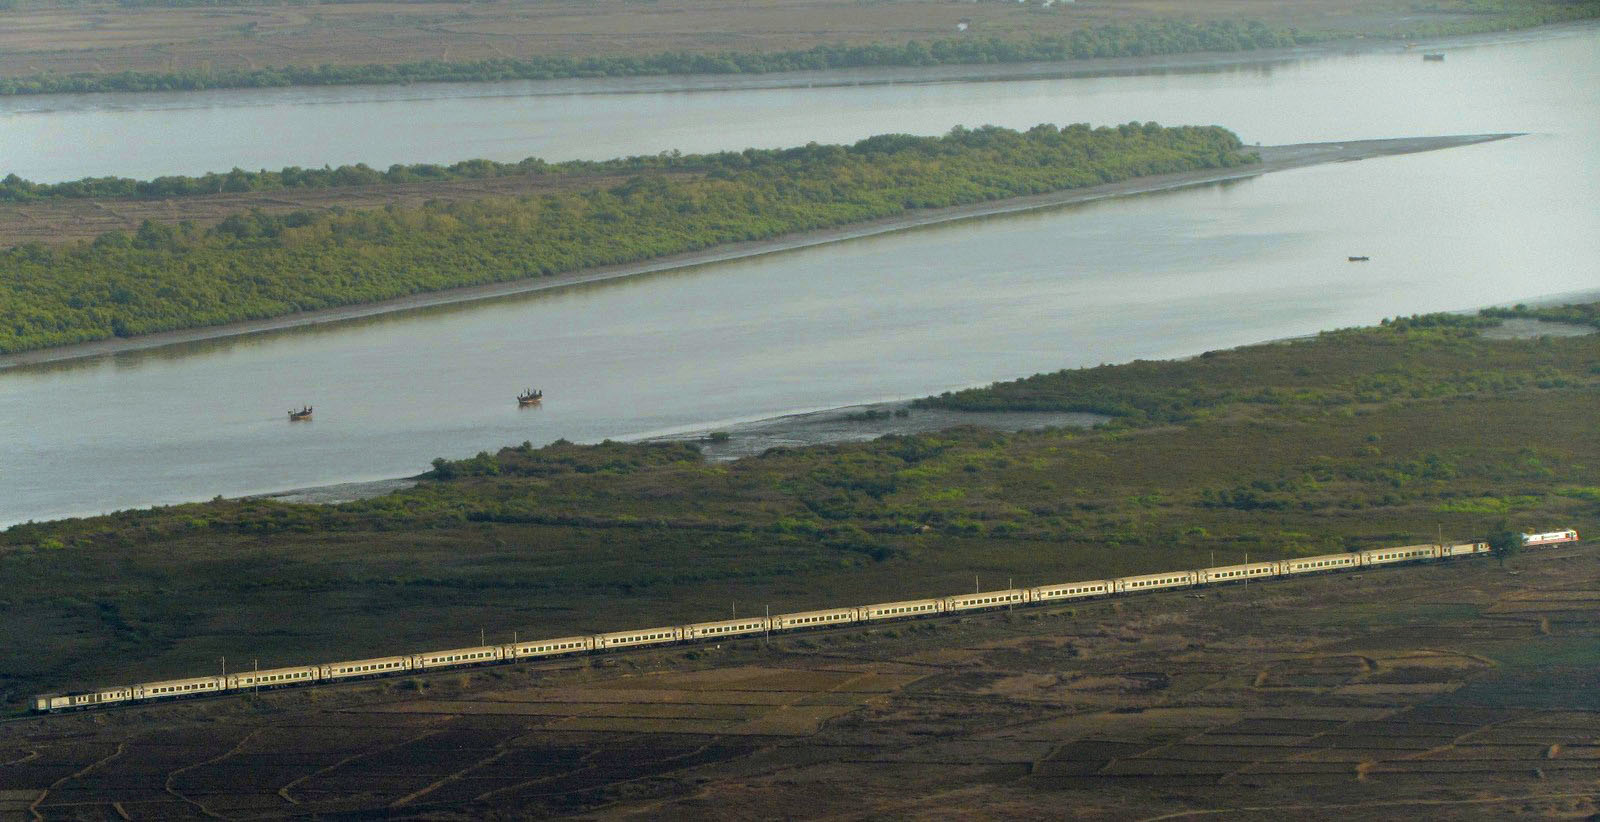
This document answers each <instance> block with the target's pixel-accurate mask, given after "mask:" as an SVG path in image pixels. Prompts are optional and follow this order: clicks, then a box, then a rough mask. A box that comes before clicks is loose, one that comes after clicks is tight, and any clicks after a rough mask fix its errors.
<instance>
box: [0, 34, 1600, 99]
mask: <svg viewBox="0 0 1600 822" xmlns="http://www.w3.org/2000/svg"><path fill="white" fill-rule="evenodd" d="M1596 28H1600V19H1579V20H1570V21H1565V22H1560V23H1546V24H1542V25H1537V26H1529V27H1527V28H1509V29H1505V30H1503V31H1491V32H1480V33H1476V34H1442V35H1438V36H1435V37H1421V38H1416V39H1405V38H1403V37H1400V36H1395V35H1378V34H1362V33H1350V34H1348V35H1347V36H1343V37H1334V38H1331V39H1328V40H1323V41H1320V42H1316V43H1307V44H1304V45H1295V46H1281V47H1277V48H1266V49H1252V50H1248V51H1188V52H1176V53H1173V54H1154V55H1139V56H1133V55H1128V56H1121V57H1088V58H1073V59H1067V60H1052V61H1033V62H1021V63H948V64H940V65H934V66H913V65H885V66H859V67H853V68H835V69H815V70H806V71H774V72H760V73H750V74H691V73H685V74H670V73H662V74H638V75H626V76H621V77H605V78H593V77H558V78H552V79H551V80H510V81H500V80H473V79H463V80H425V81H420V82H411V81H407V80H402V79H397V80H394V81H391V82H353V83H315V84H308V83H299V84H290V85H285V86H227V85H223V86H215V87H207V88H203V89H194V90H185V91H183V92H182V93H195V92H206V91H248V90H251V89H261V88H269V89H313V88H393V87H396V86H411V87H429V86H439V87H450V88H460V87H463V86H471V85H479V86H483V85H493V84H496V83H501V82H521V83H540V82H549V83H567V82H573V81H582V82H585V83H586V84H593V81H595V80H602V81H609V82H615V83H617V84H618V85H619V86H621V87H618V88H611V89H603V90H599V91H596V90H595V89H573V90H565V91H547V92H538V91H534V92H529V93H528V96H534V97H539V96H559V95H565V94H592V93H603V94H630V93H640V94H648V93H656V92H699V91H746V90H753V89H783V88H830V87H838V86H875V85H919V84H930V83H960V82H991V81H997V80H1030V79H1031V80H1047V79H1058V78H1064V77H1108V76H1117V75H1124V74H1141V73H1148V72H1184V71H1206V70H1212V69H1218V68H1238V67H1246V66H1256V65H1267V64H1272V63H1283V62H1288V61H1293V60H1305V59H1315V58H1320V57H1332V56H1352V55H1361V54H1381V53H1405V52H1410V51H1414V50H1418V49H1421V50H1430V49H1431V50H1437V49H1449V48H1465V47H1472V46H1481V45H1495V44H1500V43H1515V42H1526V41H1528V40H1540V39H1547V38H1551V37H1560V36H1563V35H1566V34H1569V33H1574V32H1585V31H1592V30H1594V29H1596ZM1417 53H1419V54H1420V53H1421V52H1420V51H1417ZM280 68H282V67H280ZM10 79H26V78H24V77H14V78H10ZM628 86H632V88H629V87H628ZM152 93H154V94H165V93H169V92H164V91H148V90H115V89H113V90H101V91H77V92H10V93H0V99H25V98H48V97H57V96H80V95H90V94H92V95H102V94H104V95H119V96H121V95H134V94H152Z"/></svg>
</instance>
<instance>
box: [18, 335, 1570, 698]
mask: <svg viewBox="0 0 1600 822" xmlns="http://www.w3.org/2000/svg"><path fill="white" fill-rule="evenodd" d="M1595 309H1596V307H1595V306H1588V307H1584V308H1574V309H1568V310H1567V313H1568V314H1574V313H1576V314H1583V313H1584V312H1588V313H1587V315H1588V316H1592V315H1593V312H1594V311H1595ZM1491 321H1492V320H1491ZM1484 322H1485V321H1484V320H1480V319H1478V318H1459V317H1457V318H1451V317H1421V318H1407V319H1405V320H1401V321H1395V322H1390V323H1387V324H1385V325H1382V326H1377V327H1373V328H1366V329H1355V330H1346V331H1338V332H1330V333H1326V334H1322V335H1320V336H1318V337H1316V338H1313V339H1308V340H1302V341H1296V342H1292V343H1283V344H1270V345H1260V346H1252V347H1247V348H1242V349H1237V350H1232V351H1223V352H1214V353H1211V354H1209V355H1207V356H1203V357H1197V358H1194V359H1191V360H1187V361H1182V362H1170V363H1131V364H1127V365H1122V366H1111V367H1102V368H1094V369H1086V370H1082V371H1073V372H1064V373H1065V374H1066V375H1067V376H1064V377H1055V376H1053V377H1052V378H1050V379H1041V378H1032V379H1029V380H1023V381H1019V382H1016V383H1006V384H1001V385H998V386H995V387H994V388H992V389H990V390H989V391H988V392H987V393H986V394H985V393H982V392H979V393H968V394H962V395H954V396H955V397H962V398H963V399H962V400H961V401H962V402H970V403H976V401H977V400H978V399H979V398H980V397H984V396H989V397H996V398H1005V399H1006V400H1007V401H1010V399H1011V398H1014V397H1015V396H1017V394H1018V392H1021V391H1023V390H1024V389H1026V390H1027V391H1028V393H1029V396H1030V399H1029V401H1030V402H1032V403H1035V404H1036V407H1046V406H1047V405H1049V404H1051V403H1054V405H1053V406H1051V407H1068V406H1072V405H1075V404H1078V403H1080V402H1082V401H1083V398H1084V397H1096V396H1099V397H1103V398H1106V399H1107V408H1106V409H1105V410H1107V411H1108V412H1113V413H1116V414H1117V415H1118V416H1117V419H1116V421H1114V422H1113V423H1112V424H1110V425H1108V426H1104V427H1102V428H1101V429H1099V430H1095V431H1090V432H1083V431H1069V430H1044V431H1037V432H1027V433H1020V434H996V433H990V432H985V431H981V430H974V429H965V430H953V431H947V432H943V433H938V434H928V435H918V436H906V437H892V438H885V439H882V440H878V441H875V442H870V443H862V444H852V445H837V446H825V447H816V448H807V449H794V450H790V449H775V450H772V451H769V452H767V453H766V454H764V455H763V456H760V457H756V458H750V459H745V460H741V461H738V462H734V463H728V464H710V463H706V462H704V461H702V460H701V459H700V456H699V454H698V453H697V452H696V450H695V449H694V448H693V447H692V446H689V445H684V444H657V445H625V444H618V443H607V444H603V445H596V446H576V445H572V444H568V443H556V444H553V445H550V446H546V447H542V448H536V447H533V446H532V445H531V444H525V445H523V446H519V447H513V448H508V449H505V450H502V451H501V452H499V453H498V454H488V453H484V454H480V455H478V456H476V457H473V458H470V459H466V460H459V461H452V460H440V461H438V462H436V464H435V469H436V473H435V477H436V478H435V479H433V480H431V481H428V482H425V483H423V484H422V485H421V486H419V487H417V488H415V489H412V490H408V491H403V492H399V493H396V494H392V495H389V496H386V497H381V498H377V499H372V500H367V501H363V502H355V503H348V504H344V505H338V506H329V507H321V506H310V505H292V504H282V503H273V502H268V501H262V500H245V501H216V502H210V503H203V504H194V505H182V506H173V507H167V508H158V509H153V510H147V511H130V512H123V513H119V514H114V515H110V516H106V517H96V518H92V519H82V520H66V521H61V522H54V523H44V524H28V525H22V526H16V527H14V528H12V529H10V530H9V531H7V532H5V533H4V534H3V535H0V575H3V577H4V578H5V579H7V580H11V581H13V582H12V583H11V584H9V585H8V586H7V587H6V589H5V591H4V593H3V594H0V597H3V598H4V601H3V603H0V604H3V605H4V607H3V608H0V634H3V635H6V636H9V637H13V638H14V640H13V641H12V642H10V643H8V644H7V646H6V647H5V648H3V649H0V689H3V690H4V694H5V698H6V699H8V700H14V699H17V698H19V697H20V696H21V695H25V694H26V693H28V692H29V691H30V690H32V689H41V688H46V687H59V686H64V685H69V684H72V683H88V682H107V681H118V680H119V679H122V678H150V677H155V676H160V675H165V674H175V673H181V672H184V671H188V670H204V669H209V666H211V665H212V664H213V663H214V660H215V659H216V658H217V657H218V656H221V655H227V656H229V657H230V658H251V657H259V658H260V660H261V663H262V665H263V666H266V665H268V664H279V663H289V662H293V661H299V660H308V659H335V658H340V657H354V656H359V655H364V654H371V653H379V652H394V651H399V650H404V649H407V648H422V647H430V646H438V645H441V644H448V643H450V642H453V641H457V640H460V641H462V642H463V643H466V642H467V641H468V640H469V638H470V640H471V641H474V642H475V641H476V637H477V632H478V629H479V628H485V629H487V630H488V631H489V635H490V636H491V637H498V636H501V635H505V636H509V634H510V632H511V631H512V630H516V631H519V632H520V634H521V635H522V636H524V637H526V636H530V635H534V634H546V633H547V634H550V635H560V634H563V633H568V632H576V631H595V630H602V629H609V628H616V627H626V626H630V625H647V624H658V623H663V622H673V621H691V620H698V619H707V618H714V617H716V616H719V615H722V614H726V613H728V612H729V608H730V606H731V605H732V603H734V602H737V603H738V607H739V608H740V613H749V612H750V611H749V610H747V609H751V608H754V609H759V608H761V607H763V606H765V605H770V606H771V607H772V608H773V609H774V610H775V611H776V610H778V609H797V608H803V607H807V606H813V605H824V604H831V603H852V602H869V601H881V600H884V599H889V598H893V597H897V596H902V595H905V596H910V595H921V594H926V593H929V592H942V591H954V590H965V589H966V588H967V586H970V585H971V584H972V579H973V576H974V575H977V576H979V577H980V580H981V581H982V582H983V583H984V584H985V585H995V586H998V585H1001V584H1003V583H1004V581H1005V580H1006V579H1014V580H1015V581H1016V582H1017V583H1019V584H1039V583H1043V582H1050V581H1062V580H1070V579H1084V578H1094V577H1099V576H1103V575H1112V574H1123V573H1131V572H1135V571H1152V570H1164V569H1169V568H1185V567H1197V566H1201V565H1207V564H1210V563H1211V562H1212V561H1213V559H1214V560H1215V561H1216V562H1224V561H1227V560H1230V559H1236V558H1239V557H1242V556H1243V554H1244V553H1246V552H1248V553H1249V554H1250V555H1251V556H1252V557H1262V558H1268V557H1281V556H1291V555H1304V554H1311V553H1322V552H1328V551H1339V550H1344V549H1347V548H1357V547H1372V546H1377V545H1387V544H1403V543H1412V542H1422V541H1427V540H1430V539H1433V538H1435V536H1436V535H1438V534H1441V533H1442V535H1443V536H1444V537H1445V538H1446V539H1450V538H1465V537H1469V536H1474V535H1480V534H1483V533H1487V532H1488V531H1490V530H1493V529H1495V528H1497V527H1499V526H1500V524H1501V523H1502V522H1504V523H1506V524H1508V525H1510V526H1512V527H1518V528H1546V527H1549V528H1554V527H1568V526H1571V527H1576V528H1578V529H1579V530H1580V531H1585V530H1592V529H1595V528H1597V527H1600V430H1597V429H1596V428H1595V426H1594V408H1595V404H1596V400H1597V399H1600V338H1597V337H1595V336H1588V337H1573V338H1545V339H1538V340H1495V339H1486V338H1484V337H1482V336H1480V335H1479V332H1480V330H1481V328H1482V325H1483V323H1484ZM931 401H932V402H941V403H950V402H954V401H955V400H953V399H951V398H938V399H934V400H931ZM998 402H999V400H996V403H997V404H998ZM911 413H912V414H913V415H915V414H916V413H918V412H917V411H916V410H913V411H912V412H911Z"/></svg>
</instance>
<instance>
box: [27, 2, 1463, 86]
mask: <svg viewBox="0 0 1600 822" xmlns="http://www.w3.org/2000/svg"><path fill="white" fill-rule="evenodd" d="M1172 16H1182V17H1188V18H1191V19H1211V18H1234V19H1259V20H1263V21H1265V22H1267V23H1269V24H1272V25H1277V26H1298V27H1300V28H1303V29H1309V30H1339V31H1355V32H1361V33H1383V32H1388V31H1392V30H1394V29H1396V28H1397V27H1400V28H1411V27H1414V26H1415V25H1417V23H1419V22H1431V21H1434V20H1440V21H1448V20H1454V19H1459V17H1460V15H1455V14H1448V13H1440V12H1427V11H1418V10H1417V8H1416V7H1415V6H1414V5H1412V4H1399V3H1394V2H1385V0H1299V2H1295V3H1280V2H1272V1H1271V0H1205V2H1201V3H1187V2H1180V0H1122V2H1118V3H1116V4H1107V3H1075V4H1058V5H1056V6H1054V7H1053V8H1049V9H1045V8H1041V7H1040V5H1039V3H1037V2H1033V3H982V4H973V3H960V2H950V1H949V0H899V1H898V2H892V3H891V2H861V1H860V0H757V1H756V2H730V0H636V1H635V2H627V3H614V4H593V3H582V2H578V0H558V1H557V2H548V3H470V4H463V3H447V2H415V3H378V2H375V3H338V4H329V5H312V6H293V5H289V6H269V5H261V6H248V7H235V8H136V9H127V8H123V7H121V6H120V5H117V4H114V3H107V2H87V3H84V4H82V5H71V6H68V5H65V4H63V5H62V6H61V7H56V8H38V7H35V6H32V5H31V4H30V5H29V6H27V7H25V8H23V9H21V10H17V11H9V12H0V76H22V75H30V74H37V73H40V72H59V73H75V72H93V73H100V72H114V71H129V70H131V71H146V72H155V71H177V70H189V69H206V68H211V69H236V68H242V69H254V68H265V67H273V66H289V65H293V66H315V65H321V64H335V65H351V64H372V63H377V64H391V63H405V62H416V61H421V60H477V59H485V58H505V57H510V58H527V57H534V56H545V55H559V56H580V57H581V56H589V55H595V54H603V55H639V54H654V53H658V52H662V51H679V50H683V51H691V52H720V51H739V52H766V51H785V50H790V49H805V48H810V47H812V46H817V45H824V44H833V43H847V44H867V43H894V44H900V43H904V42H906V41H908V40H913V39H920V40H923V41H927V40H932V39H938V38H948V37H954V36H956V35H957V31H956V24H957V22H958V21H960V20H962V19H963V18H967V19H970V20H971V30H970V33H971V34H972V35H997V36H1002V37H1014V36H1019V35H1025V34H1028V33H1032V32H1046V33H1048V32H1061V31H1071V30H1074V29H1077V28H1082V27H1089V26H1096V25H1104V24H1108V23H1118V24H1126V23H1131V22H1136V21H1139V20H1145V19H1155V18H1162V17H1172Z"/></svg>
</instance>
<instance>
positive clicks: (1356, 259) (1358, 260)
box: [1350, 257, 1372, 263]
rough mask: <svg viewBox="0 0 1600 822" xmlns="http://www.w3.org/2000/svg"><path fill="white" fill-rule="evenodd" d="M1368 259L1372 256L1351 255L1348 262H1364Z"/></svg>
mask: <svg viewBox="0 0 1600 822" xmlns="http://www.w3.org/2000/svg"><path fill="white" fill-rule="evenodd" d="M1370 259H1372V258H1371V257H1351V258H1350V262H1352V263H1364V262H1366V261H1368V260H1370Z"/></svg>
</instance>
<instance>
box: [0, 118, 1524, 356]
mask: <svg viewBox="0 0 1600 822" xmlns="http://www.w3.org/2000/svg"><path fill="white" fill-rule="evenodd" d="M1515 136H1518V135H1516V134H1471V135H1452V136H1444V137H1402V138H1394V139H1386V140H1352V141H1348V142H1334V143H1297V144H1292V145H1285V146H1266V147H1257V148H1255V149H1254V150H1255V151H1256V152H1258V153H1259V154H1260V155H1261V162H1260V163H1256V164H1253V165H1249V166H1239V167H1235V168H1215V169H1202V170H1198V171H1187V172H1180V173H1177V174H1158V175H1153V176H1149V177H1138V178H1135V179H1132V180H1124V181H1122V182H1118V183H1110V184H1107V185H1101V186H1093V187H1091V188H1079V189H1071V190H1067V191H1058V192H1052V193H1049V194H1040V195H1035V196H1030V197H1015V198H1010V199H1006V200H996V201H989V202H982V203H972V204H969V205H963V206H952V207H949V208H936V209H925V210H919V211H916V212H913V213H909V214H903V215H899V216H895V217H887V218H883V219H879V220H872V221H869V222H865V223H854V224H851V225H848V226H841V227H838V228H832V229H825V230H821V231H812V232H803V233H798V234H789V235H785V236H782V237H777V238H773V239H769V240H759V241H753V242H746V243H733V244H729V245H723V246H718V247H716V248H713V249H707V250H704V251H697V252H690V253H685V254H675V255H672V256H668V257H660V258H656V259H653V260H644V261H640V262H635V263H626V264H622V265H613V266H604V267H600V268H591V269H585V270H583V271H580V272H575V273H572V274H566V275H561V276H556V277H545V278H540V279H537V280H518V281H514V282H507V283H492V284H488V285H479V286H466V287H462V288H455V289H450V290H446V291H437V292H430V293H425V294H413V295H410V296H406V297H399V298H396V299H392V300H385V301H382V302H376V303H364V304H361V305H352V306H343V307H340V308H329V309H324V310H320V311H308V312H305V313H301V314H290V315H287V316H283V317H277V318H274V319H269V320H255V321H250V322H242V323H231V324H228V325H219V326H208V327H205V328H192V329H187V330H183V331H168V332H162V333H159V334H147V335H142V336H139V337H132V338H118V339H109V340H96V341H93V342H85V343H74V344H72V345H64V346H57V347H54V348H45V349H40V350H37V351H25V352H21V353H17V354H7V355H3V356H0V371H4V370H6V369H11V368H17V367H21V366H29V365H41V364H45V363H53V362H63V361H67V360H76V359H83V358H89V357H100V356H105V355H110V354H119V353H123V352H128V351H142V350H148V349H152V348H161V347H164V346H169V345H179V344H182V343H190V342H200V341H204V340H216V339H224V338H228V337H241V336H246V335H250V334H260V333H266V332H271V331H281V330H285V329H290V328H302V327H306V326H314V325H326V324H329V323H338V322H343V321H346V320H354V319H359V318H363V317H372V316H377V315H380V314H392V313H396V312H401V311H411V310H415V309H422V308H431V307H434V306H441V305H452V304H457V303H467V302H475V301H478V300H491V299H496V298H500V297H508V296H512V295H518V294H527V293H532V292H536V291H547V290H552V289H559V288H565V287H568V286H573V285H580V284H584V283H594V282H601V281H605V280H615V279H621V278H625V277H638V276H642V275H646V274H654V273H658V272H663V271H671V270H674V269H680V268H687V267H690V266H699V265H707V264H711V263H721V262H729V261H733V260H742V259H748V258H752V257H760V256H763V255H766V254H775V253H778V252H783V251H791V250H795V249H801V248H809V247H812V246H818V245H826V244H829V243H837V242H843V241H846V240H853V239H857V238H862V237H871V236H875V235H878V234H888V233H891V232H895V231H904V230H906V229H910V228H917V227H921V226H928V225H936V224H939V223H947V222H954V221H958V220H968V219H974V218H979V217H990V216H995V215H1001V214H1012V213H1017V212H1023V211H1033V210H1038V209H1046V208H1057V207H1061V206H1068V205H1076V204H1080V203H1088V202H1093V201H1096V200H1102V199H1109V198H1113V197H1128V196H1133V195H1137V194H1148V193H1153V192H1158V191H1171V190H1175V189H1181V188H1188V187H1191V186H1200V185H1208V184H1211V183H1219V182H1226V181H1231V180H1242V179H1246V178H1250V177H1255V176H1257V175H1261V174H1268V173H1271V172H1274V171H1287V170H1290V169H1295V168H1304V167H1307V166H1313V165H1320V164H1323V163H1333V162H1348V161H1353V160H1365V159H1370V158H1373V157H1384V156H1389V155H1397V154H1411V153H1415V152H1422V151H1435V150H1438V149H1444V148H1454V147H1457V146H1465V145H1472V144H1475V143H1484V142H1490V141H1494V140H1502V139H1506V138H1508V137H1515Z"/></svg>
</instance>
